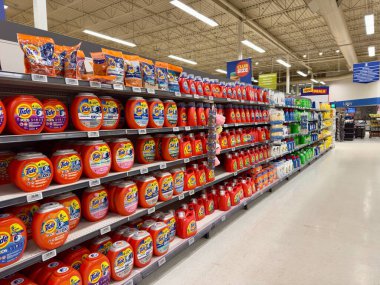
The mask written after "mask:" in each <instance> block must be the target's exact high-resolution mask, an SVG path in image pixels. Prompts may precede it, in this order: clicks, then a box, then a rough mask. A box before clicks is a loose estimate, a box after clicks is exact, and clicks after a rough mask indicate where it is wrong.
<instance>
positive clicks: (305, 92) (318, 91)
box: [301, 86, 330, 96]
mask: <svg viewBox="0 0 380 285" xmlns="http://www.w3.org/2000/svg"><path fill="white" fill-rule="evenodd" d="M329 89H330V88H329V87H328V86H318V87H314V88H312V87H305V88H302V89H301V96H311V95H329Z"/></svg>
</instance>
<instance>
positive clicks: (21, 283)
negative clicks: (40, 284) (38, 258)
mask: <svg viewBox="0 0 380 285" xmlns="http://www.w3.org/2000/svg"><path fill="white" fill-rule="evenodd" d="M0 285H37V284H36V283H34V282H33V281H32V280H30V279H28V278H26V277H25V276H24V275H22V274H20V273H15V274H12V275H9V276H7V277H3V278H2V279H1V280H0Z"/></svg>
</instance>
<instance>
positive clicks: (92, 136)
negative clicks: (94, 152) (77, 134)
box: [87, 131, 99, 138]
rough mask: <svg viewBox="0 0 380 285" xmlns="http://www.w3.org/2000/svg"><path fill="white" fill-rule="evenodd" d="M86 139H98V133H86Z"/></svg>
mask: <svg viewBox="0 0 380 285" xmlns="http://www.w3.org/2000/svg"><path fill="white" fill-rule="evenodd" d="M87 137H89V138H98V137H99V131H92V132H87Z"/></svg>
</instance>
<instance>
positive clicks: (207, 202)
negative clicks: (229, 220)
mask: <svg viewBox="0 0 380 285" xmlns="http://www.w3.org/2000/svg"><path fill="white" fill-rule="evenodd" d="M200 199H201V200H202V202H203V205H204V208H205V214H206V215H211V214H212V213H214V210H215V205H214V199H213V198H212V197H210V196H208V195H207V194H202V195H201V198H200Z"/></svg>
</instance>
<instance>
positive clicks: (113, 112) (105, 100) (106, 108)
mask: <svg viewBox="0 0 380 285" xmlns="http://www.w3.org/2000/svg"><path fill="white" fill-rule="evenodd" d="M100 101H101V104H102V112H103V123H102V126H101V129H102V130H114V129H116V128H117V127H118V125H119V121H120V109H119V106H118V102H117V100H115V99H113V98H112V97H110V96H102V97H100Z"/></svg>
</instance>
